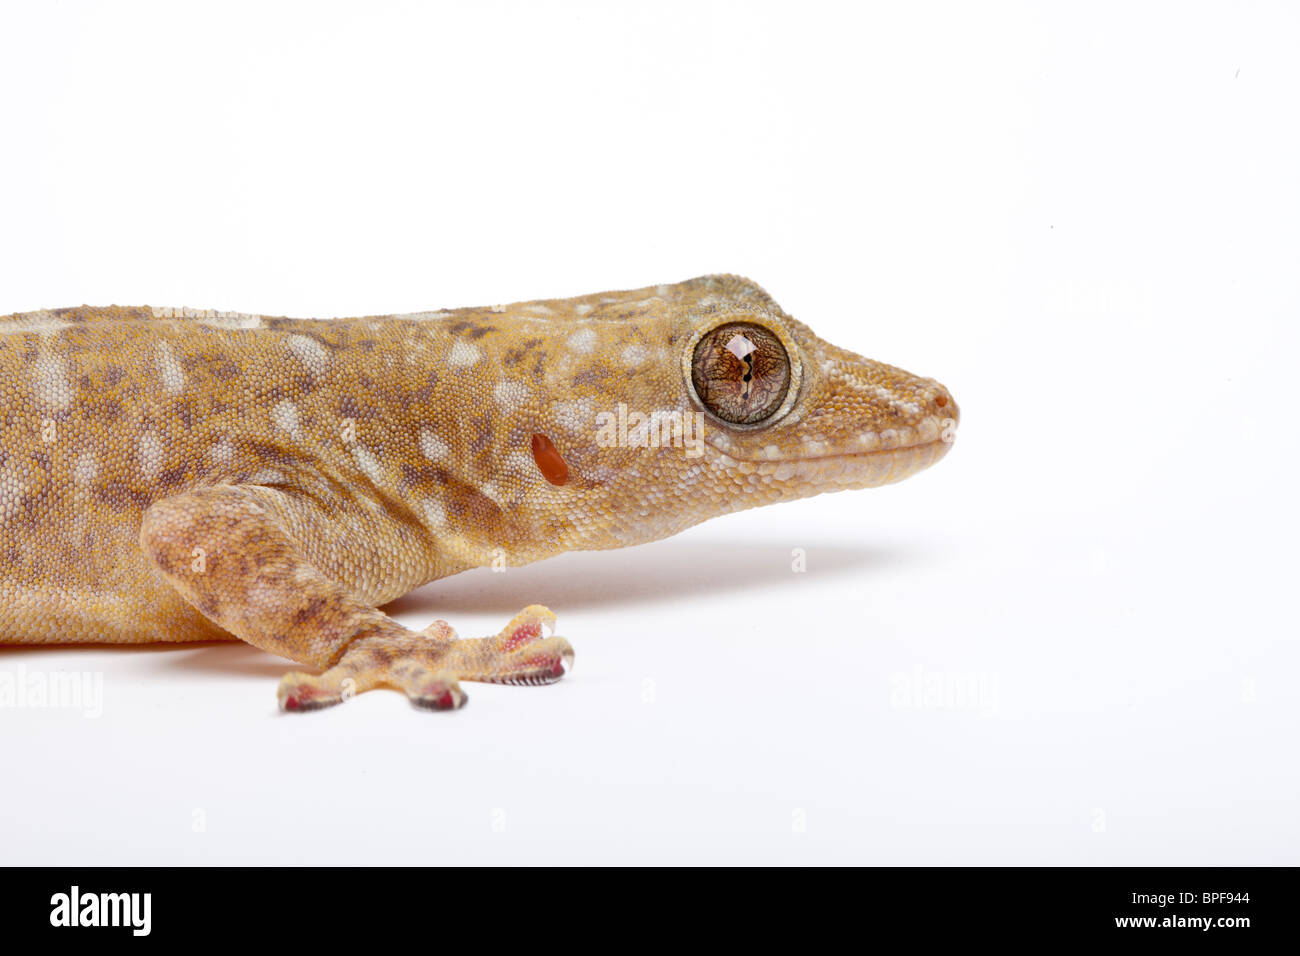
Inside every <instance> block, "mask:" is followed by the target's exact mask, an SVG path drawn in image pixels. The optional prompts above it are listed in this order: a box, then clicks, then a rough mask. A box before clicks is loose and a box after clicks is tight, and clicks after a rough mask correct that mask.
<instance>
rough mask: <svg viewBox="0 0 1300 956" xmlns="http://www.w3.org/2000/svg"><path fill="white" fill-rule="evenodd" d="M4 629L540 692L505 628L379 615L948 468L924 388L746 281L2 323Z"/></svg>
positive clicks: (282, 692) (291, 688) (529, 645)
mask: <svg viewBox="0 0 1300 956" xmlns="http://www.w3.org/2000/svg"><path fill="white" fill-rule="evenodd" d="M0 416H2V417H0V425H2V427H3V443H2V445H0V572H2V573H0V643H19V644H31V643H38V644H39V643H50V644H67V643H89V642H111V643H145V642H155V641H195V640H213V639H239V640H243V641H246V642H248V643H249V644H252V645H255V646H257V647H260V648H263V649H265V650H268V651H272V652H274V653H276V654H280V655H282V656H284V657H287V658H290V659H292V660H294V661H297V662H300V663H302V664H303V665H306V666H309V667H311V668H313V669H315V670H316V671H318V672H319V673H309V672H306V671H296V672H293V673H291V674H288V675H286V676H285V678H284V679H283V680H282V682H281V684H280V688H279V700H280V703H281V706H282V707H284V708H285V709H289V710H307V709H314V708H318V707H322V706H328V705H330V704H333V703H337V702H339V701H342V700H345V699H347V698H348V697H350V696H351V695H352V694H354V693H358V692H361V691H364V690H368V689H370V688H372V687H378V686H389V687H394V688H398V689H401V690H404V691H405V692H406V693H407V694H408V695H409V696H410V698H411V700H412V701H413V702H414V703H416V704H417V705H419V706H423V707H428V708H432V709H450V708H455V707H458V706H460V705H461V704H463V703H464V701H465V694H464V691H463V690H462V689H461V686H460V682H461V681H465V680H480V681H494V682H503V683H521V684H531V683H546V682H549V681H552V680H555V679H558V678H559V677H560V676H562V675H563V673H564V672H565V671H566V670H567V668H568V667H569V665H570V664H571V662H572V659H573V651H572V648H571V647H570V645H569V644H568V642H567V641H565V640H564V639H563V638H561V637H557V636H554V635H552V634H550V633H548V632H549V631H550V630H551V628H552V626H553V624H554V616H553V615H552V614H551V612H550V611H549V610H547V609H546V608H544V607H540V606H537V605H533V606H530V607H529V608H526V609H525V610H524V611H522V612H520V614H519V615H518V616H516V618H515V619H514V620H512V621H511V622H510V623H509V624H507V625H506V627H505V628H504V629H503V630H502V631H501V633H500V634H498V635H496V636H493V637H488V638H483V639H476V640H469V639H461V638H459V637H458V636H457V635H456V634H455V632H454V631H453V630H452V629H451V627H450V626H449V625H448V624H446V623H445V622H442V621H436V622H434V623H433V624H432V625H430V626H429V627H428V628H426V629H425V630H424V631H422V632H415V631H411V630H409V629H407V628H405V627H403V626H402V625H400V624H398V623H397V622H396V621H394V620H392V619H391V618H389V617H388V616H387V615H385V614H384V613H383V612H382V611H380V610H379V609H378V608H379V607H380V606H381V605H383V604H384V603H386V602H388V601H391V600H393V599H395V598H397V597H399V596H400V595H402V594H404V593H406V592H408V591H410V590H412V589H414V588H416V587H419V586H420V585H422V584H424V583H426V582H429V581H432V580H435V579H438V578H441V577H445V576H447V575H450V574H455V573H457V572H459V571H463V570H466V569H469V568H474V567H481V566H491V565H497V566H500V565H502V564H505V565H509V566H515V565H522V564H526V563H528V562H532V561H536V560H539V559H542V558H546V557H549V556H551V555H555V554H559V553H562V552H564V551H570V550H579V549H606V548H618V547H623V546H627V545H632V544H638V543H642V542H646V541H652V540H655V539H658V538H662V537H665V536H668V535H671V534H674V533H676V532H677V531H680V530H682V529H684V528H686V527H688V526H690V525H693V524H696V523H698V522H700V521H703V520H706V519H708V518H711V517H714V516H717V515H721V514H725V513H728V512H732V511H737V510H740V509H743V508H749V507H754V506H758V505H764V504H770V503H774V502H778V501H784V500H791V499H795V498H801V497H806V496H808V495H812V494H817V493H820V492H824V491H834V490H842V489H849V488H862V487H869V486H873V485H879V484H884V483H887V482H892V481H897V480H900V479H902V478H905V477H907V476H909V475H911V474H914V473H915V472H917V471H920V470H921V469H923V468H925V467H928V466H929V465H931V464H933V463H934V462H936V461H937V460H939V458H941V457H942V456H943V455H944V454H945V453H946V452H947V450H948V448H949V446H950V444H951V438H952V434H953V431H954V429H955V427H956V424H957V421H958V412H957V406H956V404H955V403H954V402H953V400H952V397H951V395H950V394H949V393H948V392H947V390H946V389H944V388H943V386H941V385H939V384H938V383H937V382H935V381H933V380H932V379H927V378H921V377H917V376H913V375H911V374H909V373H907V372H904V371H902V370H900V369H896V368H893V367H891V366H888V365H884V364H882V363H878V362H874V361H872V360H869V359H866V358H863V357H861V356H858V355H855V354H853V353H850V352H847V351H844V350H842V349H839V348H836V347H834V346H832V345H830V344H828V343H826V342H823V341H822V340H820V339H819V338H817V336H815V335H814V334H813V333H812V332H811V330H810V329H808V327H807V326H805V325H803V324H802V323H801V322H798V321H797V320H795V319H793V318H792V317H791V316H789V315H787V314H786V313H785V312H784V311H783V310H781V308H780V307H779V306H777V305H776V303H775V302H774V301H773V300H772V299H771V298H770V297H769V296H768V295H767V294H766V293H765V292H763V290H761V289H760V288H759V287H758V286H756V285H755V284H753V283H752V282H749V281H748V280H745V279H741V278H738V277H734V276H705V277H702V278H699V279H693V280H690V281H687V282H683V283H677V284H673V285H662V286H651V287H647V288H643V289H637V290H632V291H626V292H612V293H600V294H595V295H589V296H581V297H578V298H573V299H563V300H559V299H552V300H539V301H535V302H525V303H518V304H513V305H509V306H494V307H489V308H481V309H455V310H449V311H440V312H429V313H418V314H413V315H401V316H372V317H364V318H355V319H334V320H300V319H287V318H272V317H266V316H256V315H243V314H229V313H212V312H192V311H189V310H168V309H153V308H148V307H144V308H122V307H109V308H90V307H82V308H73V309H61V310H53V311H42V312H32V313H22V314H17V315H12V316H8V317H4V318H0Z"/></svg>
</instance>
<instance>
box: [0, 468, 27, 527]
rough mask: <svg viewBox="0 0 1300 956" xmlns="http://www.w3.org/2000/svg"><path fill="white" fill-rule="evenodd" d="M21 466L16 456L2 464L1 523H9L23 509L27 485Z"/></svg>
mask: <svg viewBox="0 0 1300 956" xmlns="http://www.w3.org/2000/svg"><path fill="white" fill-rule="evenodd" d="M20 468H21V466H20V465H19V464H18V463H17V460H16V459H14V458H11V459H9V461H7V462H5V464H4V465H0V524H8V523H9V519H11V518H12V517H13V516H14V515H16V514H17V513H18V512H19V511H20V510H21V505H22V500H23V495H25V494H26V493H27V486H26V485H25V484H24V483H23V478H22V472H21V471H20Z"/></svg>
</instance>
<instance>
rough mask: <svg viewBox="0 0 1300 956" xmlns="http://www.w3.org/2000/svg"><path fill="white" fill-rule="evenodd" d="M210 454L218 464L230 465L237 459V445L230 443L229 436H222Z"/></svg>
mask: <svg viewBox="0 0 1300 956" xmlns="http://www.w3.org/2000/svg"><path fill="white" fill-rule="evenodd" d="M208 454H209V455H211V456H212V460H213V461H215V462H216V463H217V464H218V465H228V464H230V463H231V462H232V461H234V460H235V446H234V445H232V444H231V443H230V439H229V438H222V439H221V440H220V441H218V442H217V443H216V444H215V445H213V446H212V448H211V449H210V450H209V451H208Z"/></svg>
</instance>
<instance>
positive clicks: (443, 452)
mask: <svg viewBox="0 0 1300 956" xmlns="http://www.w3.org/2000/svg"><path fill="white" fill-rule="evenodd" d="M420 452H421V453H422V454H423V455H424V457H425V458H427V459H429V461H442V460H443V459H444V458H446V457H447V455H448V454H449V453H450V452H451V449H450V448H448V447H447V443H446V442H445V441H443V440H442V439H441V438H439V437H438V436H437V435H435V434H434V433H433V429H431V428H421V429H420Z"/></svg>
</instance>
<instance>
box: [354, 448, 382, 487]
mask: <svg viewBox="0 0 1300 956" xmlns="http://www.w3.org/2000/svg"><path fill="white" fill-rule="evenodd" d="M352 457H353V459H354V460H355V461H356V463H357V467H358V468H360V469H361V470H362V471H364V472H365V473H366V477H368V478H369V479H370V480H371V481H375V482H377V481H379V480H380V479H381V478H382V477H383V475H384V470H383V468H382V467H380V465H379V459H378V458H376V457H375V456H374V453H373V452H371V451H370V449H368V448H366V447H365V446H364V445H353V446H352Z"/></svg>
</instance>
